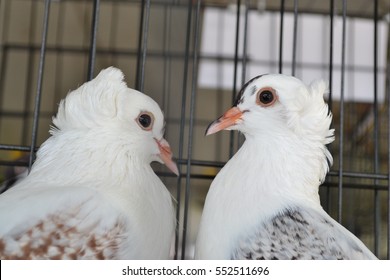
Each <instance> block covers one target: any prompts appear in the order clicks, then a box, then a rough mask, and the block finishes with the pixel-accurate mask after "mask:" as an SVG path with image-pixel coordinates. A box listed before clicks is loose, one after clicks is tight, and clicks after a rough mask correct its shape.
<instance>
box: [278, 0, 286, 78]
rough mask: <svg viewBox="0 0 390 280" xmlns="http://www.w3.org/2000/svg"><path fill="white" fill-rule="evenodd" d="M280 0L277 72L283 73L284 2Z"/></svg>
mask: <svg viewBox="0 0 390 280" xmlns="http://www.w3.org/2000/svg"><path fill="white" fill-rule="evenodd" d="M284 2H285V0H281V1H280V31H279V73H280V74H282V73H283V29H284V26H283V25H284V4H285V3H284Z"/></svg>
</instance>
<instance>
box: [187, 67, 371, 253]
mask: <svg viewBox="0 0 390 280" xmlns="http://www.w3.org/2000/svg"><path fill="white" fill-rule="evenodd" d="M326 90H327V85H326V83H325V82H324V81H317V82H314V83H312V84H311V85H310V86H306V85H304V84H303V83H302V82H301V81H300V80H298V79H296V78H294V77H291V76H286V75H280V74H268V75H262V76H257V77H255V78H253V79H252V80H250V81H249V82H248V83H247V84H245V85H244V87H243V88H242V89H241V91H240V93H239V94H238V97H237V100H236V102H235V104H234V106H233V107H232V108H231V109H229V110H228V111H227V112H226V113H225V114H224V115H223V116H222V117H220V118H219V119H217V120H216V121H214V122H213V123H211V124H210V126H209V127H208V129H207V131H206V134H207V135H209V134H212V133H215V132H217V131H220V130H223V129H227V130H239V131H241V132H242V133H243V134H244V135H245V138H246V141H245V142H244V144H243V145H242V147H241V148H240V149H239V151H238V152H237V153H236V154H235V155H234V156H233V158H232V159H230V160H229V161H228V162H227V164H226V165H225V166H224V167H223V168H222V170H221V171H220V172H219V174H218V175H217V176H216V178H215V179H214V181H213V182H212V184H211V187H210V190H209V192H208V195H207V198H206V202H205V207H204V210H203V214H202V218H201V223H200V229H199V235H198V238H197V244H196V253H195V258H196V259H376V257H375V256H374V255H373V254H372V253H371V252H370V251H369V250H368V249H367V248H366V246H365V245H364V244H363V243H362V242H361V241H360V240H359V239H358V238H356V237H355V236H354V235H353V234H352V233H350V232H349V231H348V230H347V229H345V228H344V227H343V226H341V225H340V224H338V223H337V222H336V221H335V220H333V219H332V218H331V217H330V216H329V215H328V214H327V213H326V212H325V211H324V210H323V209H322V207H321V205H320V199H319V195H318V188H319V185H320V183H321V182H323V180H324V179H325V175H326V173H327V172H328V169H329V166H328V161H329V162H330V163H331V162H332V156H331V154H330V153H329V151H328V150H327V148H326V146H325V145H326V144H329V143H331V142H332V141H333V140H334V136H333V135H334V130H333V129H329V126H330V123H331V119H332V116H331V114H330V113H329V111H328V106H327V104H326V103H325V102H324V99H323V94H324V93H325V91H326Z"/></svg>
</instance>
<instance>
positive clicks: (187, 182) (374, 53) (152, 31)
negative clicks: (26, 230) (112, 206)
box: [0, 0, 390, 259]
mask: <svg viewBox="0 0 390 280" xmlns="http://www.w3.org/2000/svg"><path fill="white" fill-rule="evenodd" d="M389 21H390V0H348V1H347V0H310V1H309V0H275V1H271V0H143V1H141V0H12V1H11V0H0V183H1V184H2V185H1V187H0V191H6V190H7V189H8V188H10V187H12V184H13V183H14V181H15V178H17V177H16V176H18V175H19V174H25V172H26V170H27V168H28V166H29V165H30V164H31V163H32V162H33V160H34V153H33V152H34V151H35V150H36V149H37V148H38V147H39V146H40V144H42V142H43V141H45V139H47V137H49V134H48V130H49V125H50V124H51V119H52V117H53V116H54V115H55V113H56V111H57V106H58V103H59V101H60V100H61V99H62V98H63V97H65V96H66V94H67V93H68V92H69V91H71V90H73V89H76V88H77V87H78V86H80V85H81V84H83V83H84V82H85V81H87V80H90V79H91V78H93V77H95V76H96V75H97V74H98V73H99V71H100V70H101V69H103V68H106V67H108V66H111V65H113V66H116V67H118V68H120V69H121V70H122V71H123V72H124V73H125V79H126V82H127V84H128V86H129V87H132V88H136V89H138V90H140V91H143V92H144V93H146V94H148V95H150V96H151V97H152V98H154V99H155V100H156V101H157V102H158V103H159V105H160V106H161V108H162V109H163V111H164V113H165V118H166V122H167V126H166V138H167V140H168V141H169V143H170V144H171V146H172V149H173V152H174V155H175V157H176V159H177V162H178V165H179V168H180V170H181V176H180V177H179V178H176V177H173V176H172V175H171V174H170V173H169V172H167V170H166V169H165V167H163V166H161V165H159V164H153V167H154V168H155V170H156V172H157V174H158V175H159V176H160V177H161V179H162V180H163V181H164V183H165V184H166V185H167V187H168V188H169V190H170V191H171V193H172V196H173V197H174V198H175V200H176V201H177V205H178V211H177V219H178V221H179V222H178V228H177V231H176V244H175V249H176V250H175V251H176V254H175V256H174V257H175V258H178V259H191V258H192V257H193V251H194V242H195V239H196V234H197V231H198V225H199V221H200V217H201V211H202V207H203V203H204V199H205V196H206V194H207V191H208V188H209V186H210V183H211V181H212V179H213V178H214V176H215V175H216V174H217V173H218V171H219V170H220V168H221V167H222V166H223V165H224V163H225V162H226V161H227V160H228V159H229V158H230V157H231V155H232V154H233V153H234V152H235V151H237V149H238V148H239V147H240V145H241V144H242V142H243V141H244V138H243V136H242V135H240V134H238V133H236V132H234V133H229V132H222V133H218V134H217V135H212V136H209V137H207V138H206V137H204V132H205V129H206V127H207V125H208V124H209V123H210V122H211V121H213V120H214V119H215V118H216V117H218V116H219V115H221V114H222V113H223V112H224V111H225V110H226V109H227V108H229V107H230V106H231V105H232V100H233V99H234V96H235V95H236V93H237V92H238V91H239V89H240V87H241V86H242V85H243V84H244V83H245V82H246V81H247V80H249V79H250V78H252V77H253V76H256V75H259V74H264V73H273V72H276V73H277V72H280V73H285V74H289V75H294V76H297V77H298V78H300V79H302V80H303V81H304V82H306V83H310V82H311V81H312V80H314V79H325V80H327V81H329V89H330V91H329V94H327V96H326V100H327V101H328V103H329V105H330V108H331V110H332V112H333V114H334V119H333V124H332V127H333V128H335V129H336V141H335V142H334V143H332V144H331V145H330V146H329V149H330V151H331V153H332V154H333V157H334V165H333V166H332V168H331V172H330V173H329V175H328V177H327V179H326V182H325V183H324V184H323V185H322V186H321V188H320V195H321V203H322V205H323V207H324V208H325V210H326V211H328V213H329V214H330V215H331V216H332V217H334V218H335V219H336V220H338V221H340V222H341V223H342V224H343V225H344V226H345V227H347V228H348V229H349V230H350V231H352V232H353V233H354V234H355V235H357V236H358V237H359V238H360V239H361V240H362V241H363V242H364V243H365V244H366V245H367V246H368V247H369V248H370V249H371V250H372V251H373V252H375V254H376V255H377V256H378V257H380V258H382V259H387V258H389V249H388V248H389V246H390V245H389V217H390V215H389V211H390V210H389V201H390V199H389V198H390V196H389V189H390V187H389V185H390V183H389V168H390V166H389V160H390V156H389V133H390V131H389V77H390V74H389V71H390V69H389V61H390V54H389V53H390V48H389V39H388V38H389ZM19 176H23V175H19ZM96 179H97V180H99V178H96Z"/></svg>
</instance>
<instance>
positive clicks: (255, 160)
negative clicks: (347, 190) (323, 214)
mask: <svg viewBox="0 0 390 280" xmlns="http://www.w3.org/2000/svg"><path fill="white" fill-rule="evenodd" d="M314 146H315V145H312V144H310V143H305V142H304V140H303V139H298V138H297V137H296V136H295V135H294V134H293V133H291V134H289V133H288V132H286V133H284V134H275V135H272V137H264V135H252V136H251V135H249V136H248V135H247V136H246V141H245V143H244V145H243V146H242V148H241V149H240V151H239V152H238V153H237V160H236V161H237V163H236V164H239V165H242V166H243V168H244V169H246V171H244V172H245V173H246V174H247V180H248V184H249V182H257V183H256V184H255V186H254V187H255V188H258V190H261V192H262V193H263V194H264V193H270V194H274V195H277V196H283V197H288V198H291V199H292V200H294V201H297V200H301V199H303V200H308V201H313V202H314V203H318V202H319V196H318V187H319V185H320V177H321V172H322V168H323V163H324V161H326V157H325V155H324V153H323V150H322V149H320V148H315V147H314Z"/></svg>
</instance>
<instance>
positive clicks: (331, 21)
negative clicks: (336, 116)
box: [325, 0, 334, 212]
mask: <svg viewBox="0 0 390 280" xmlns="http://www.w3.org/2000/svg"><path fill="white" fill-rule="evenodd" d="M329 2H330V8H329V9H330V11H329V16H330V30H329V99H328V106H329V111H331V112H332V107H333V29H334V25H333V23H334V22H333V20H334V0H330V1H329ZM330 200H331V196H330V188H329V186H328V187H327V188H326V205H325V210H326V211H327V212H329V210H330Z"/></svg>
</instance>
